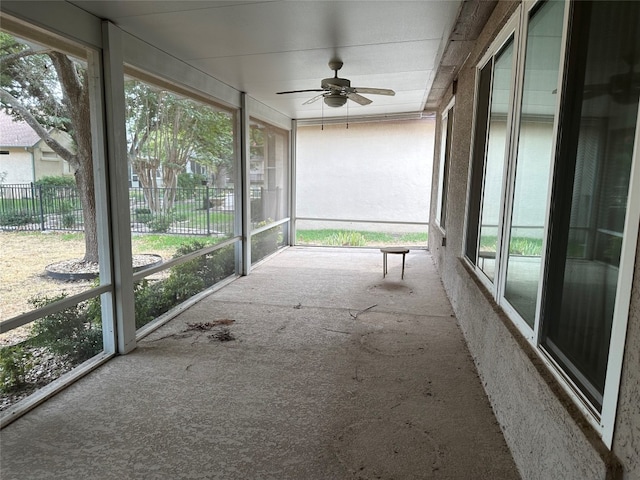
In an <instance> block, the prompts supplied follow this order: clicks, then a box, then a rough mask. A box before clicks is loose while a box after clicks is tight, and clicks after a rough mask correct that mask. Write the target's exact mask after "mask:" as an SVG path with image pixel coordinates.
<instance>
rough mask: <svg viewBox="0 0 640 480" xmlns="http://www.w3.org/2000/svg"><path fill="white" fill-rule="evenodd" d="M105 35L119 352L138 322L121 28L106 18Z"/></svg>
mask: <svg viewBox="0 0 640 480" xmlns="http://www.w3.org/2000/svg"><path fill="white" fill-rule="evenodd" d="M102 35H103V47H104V49H103V52H104V57H103V65H104V85H105V89H104V91H105V114H106V129H107V131H108V132H109V135H107V142H108V143H107V153H108V157H107V167H108V168H107V170H108V181H109V192H110V195H109V206H110V211H111V233H112V236H111V241H112V252H111V253H112V256H113V278H112V280H113V285H114V293H115V302H114V309H115V310H114V313H115V325H116V333H117V342H118V353H121V354H124V353H128V352H130V351H131V350H133V349H134V348H135V347H136V324H135V308H134V305H135V303H134V293H133V267H132V264H131V226H130V214H129V182H128V181H127V179H128V160H127V135H126V128H125V99H124V64H123V56H122V31H121V30H120V29H119V28H118V27H116V26H115V25H113V24H112V23H110V22H107V21H105V22H103V23H102Z"/></svg>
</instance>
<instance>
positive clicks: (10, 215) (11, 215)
mask: <svg viewBox="0 0 640 480" xmlns="http://www.w3.org/2000/svg"><path fill="white" fill-rule="evenodd" d="M34 221H35V219H34V216H33V215H32V214H31V212H29V211H27V210H19V211H18V210H16V211H10V212H7V213H3V214H0V225H7V226H12V227H19V226H21V225H27V224H29V223H34Z"/></svg>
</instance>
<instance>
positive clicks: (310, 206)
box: [296, 118, 435, 231]
mask: <svg viewBox="0 0 640 480" xmlns="http://www.w3.org/2000/svg"><path fill="white" fill-rule="evenodd" d="M434 130H435V120H434V119H432V118H424V119H420V120H403V121H393V122H391V121H385V122H377V123H349V127H348V128H347V127H346V124H337V125H325V126H324V127H321V126H320V125H314V126H301V127H299V128H298V134H297V152H296V215H297V216H299V217H313V218H331V219H358V220H376V221H389V222H425V223H426V222H427V221H428V212H429V203H430V188H431V170H432V165H433V147H434ZM321 227H322V225H320V224H317V223H316V224H314V225H313V226H311V228H321ZM358 228H363V229H365V228H366V225H365V224H359V227H358ZM376 229H377V230H380V225H377V226H376ZM396 229H397V227H396ZM421 229H422V231H424V230H425V229H426V227H424V226H423V227H421Z"/></svg>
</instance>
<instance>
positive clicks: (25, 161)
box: [0, 148, 34, 184]
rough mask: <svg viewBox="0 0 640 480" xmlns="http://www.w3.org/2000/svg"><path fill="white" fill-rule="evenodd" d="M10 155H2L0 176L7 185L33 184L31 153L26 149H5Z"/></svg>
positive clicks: (0, 157) (0, 158) (0, 156)
mask: <svg viewBox="0 0 640 480" xmlns="http://www.w3.org/2000/svg"><path fill="white" fill-rule="evenodd" d="M3 150H6V151H8V152H9V155H0V174H2V176H3V177H4V183H5V184H12V183H29V182H33V180H34V178H33V160H32V155H31V152H29V151H27V150H25V149H24V148H7V149H3Z"/></svg>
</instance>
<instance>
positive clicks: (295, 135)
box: [288, 120, 298, 246]
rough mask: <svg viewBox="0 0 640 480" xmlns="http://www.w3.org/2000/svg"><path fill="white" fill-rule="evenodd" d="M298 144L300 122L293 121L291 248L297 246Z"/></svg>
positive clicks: (290, 205)
mask: <svg viewBox="0 0 640 480" xmlns="http://www.w3.org/2000/svg"><path fill="white" fill-rule="evenodd" d="M297 143H298V121H297V120H291V133H290V134H289V145H290V146H291V153H290V155H289V242H288V243H289V246H293V245H295V244H296V164H297V157H296V148H297V147H296V146H297Z"/></svg>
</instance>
